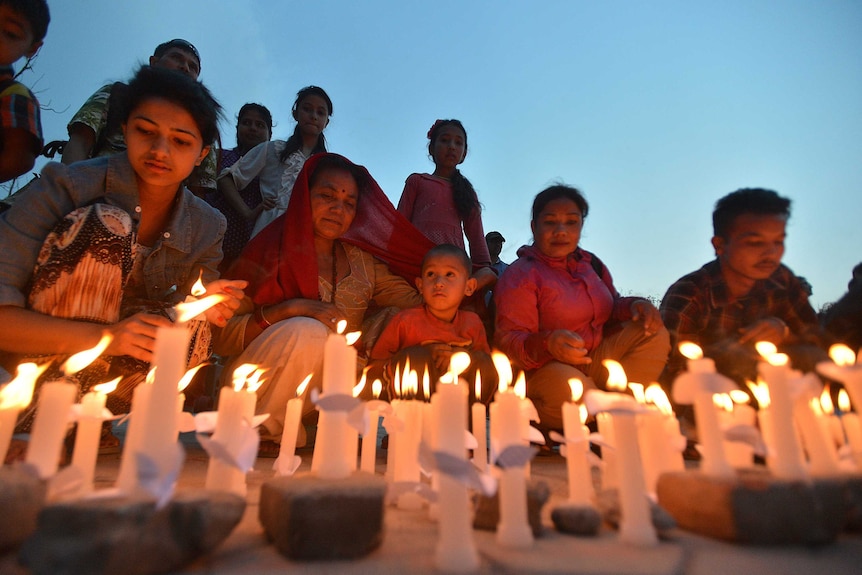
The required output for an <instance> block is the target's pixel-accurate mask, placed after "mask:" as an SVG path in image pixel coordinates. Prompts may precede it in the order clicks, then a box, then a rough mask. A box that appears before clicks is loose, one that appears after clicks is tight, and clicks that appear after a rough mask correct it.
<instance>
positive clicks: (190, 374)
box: [177, 363, 207, 393]
mask: <svg viewBox="0 0 862 575" xmlns="http://www.w3.org/2000/svg"><path fill="white" fill-rule="evenodd" d="M205 365H207V364H206V363H199V364H198V365H196V366H194V367H193V368H191V369H190V370H188V371H187V372H186V374H185V375H184V376H183V377H182V379H180V381H179V383H178V384H177V391H178V392H180V393H182V392H183V390H184V389H185V388H187V387H188V386H189V384H190V383H191V382H192V379H193V378H194V376H195V374H197V372H199V371H200V369H201V368H202V367H203V366H205Z"/></svg>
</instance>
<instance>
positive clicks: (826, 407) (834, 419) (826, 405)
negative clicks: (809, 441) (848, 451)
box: [820, 385, 847, 447]
mask: <svg viewBox="0 0 862 575" xmlns="http://www.w3.org/2000/svg"><path fill="white" fill-rule="evenodd" d="M841 391H843V392H844V395H847V392H846V391H845V390H843V389H842V390H841ZM841 391H839V392H838V393H839V394H840V393H841ZM820 408H821V411H822V412H823V417H822V418H821V419H820V421H821V423H822V425H824V426H825V427H826V429H827V430H828V433H829V435H830V436H831V437H832V442H833V443H834V444H835V445H836V446H838V447H841V446H843V445H844V443H845V441H844V428H843V427H842V426H841V418H840V417H838V415H837V414H836V413H835V405H834V404H833V403H832V395H831V394H830V393H829V386H828V385H827V386H826V387H824V388H823V393H821V394H820Z"/></svg>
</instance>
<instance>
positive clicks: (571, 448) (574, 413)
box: [563, 402, 595, 505]
mask: <svg viewBox="0 0 862 575" xmlns="http://www.w3.org/2000/svg"><path fill="white" fill-rule="evenodd" d="M563 434H564V435H565V437H566V469H567V471H568V477H569V503H572V504H574V505H592V502H593V499H594V497H595V490H594V487H593V478H592V473H591V471H590V464H589V461H588V460H587V455H588V454H589V450H590V443H589V441H588V440H587V438H588V437H589V430H588V429H587V427H586V426H585V425H583V424H581V417H580V412H579V406H578V404H577V403H574V402H567V403H564V404H563Z"/></svg>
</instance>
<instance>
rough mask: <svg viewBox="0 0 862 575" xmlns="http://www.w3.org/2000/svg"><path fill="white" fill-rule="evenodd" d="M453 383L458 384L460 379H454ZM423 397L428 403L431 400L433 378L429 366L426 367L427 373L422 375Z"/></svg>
mask: <svg viewBox="0 0 862 575" xmlns="http://www.w3.org/2000/svg"><path fill="white" fill-rule="evenodd" d="M452 383H458V378H457V377H456V378H453V381H452ZM422 397H423V399H425V400H426V401H428V400H429V399H431V376H430V375H428V366H427V365H426V366H425V371H424V372H423V373H422Z"/></svg>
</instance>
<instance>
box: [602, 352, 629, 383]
mask: <svg viewBox="0 0 862 575" xmlns="http://www.w3.org/2000/svg"><path fill="white" fill-rule="evenodd" d="M602 365H603V366H605V368H607V370H608V381H607V384H606V385H607V388H608V389H613V390H616V391H625V390H626V383H628V380H627V379H626V372H625V370H624V369H623V366H622V365H620V362H618V361H615V360H613V359H603V360H602Z"/></svg>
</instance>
